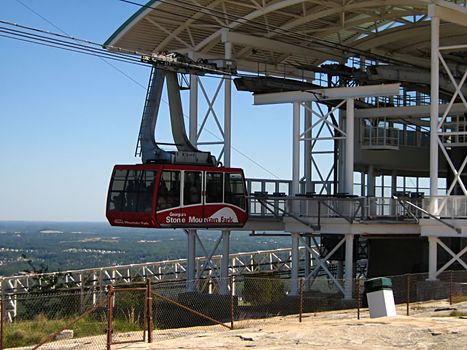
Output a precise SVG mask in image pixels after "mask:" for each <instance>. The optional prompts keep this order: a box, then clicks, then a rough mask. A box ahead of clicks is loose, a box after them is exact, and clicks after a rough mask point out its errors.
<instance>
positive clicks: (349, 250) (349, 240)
mask: <svg viewBox="0 0 467 350" xmlns="http://www.w3.org/2000/svg"><path fill="white" fill-rule="evenodd" d="M353 240H354V235H353V234H347V235H345V275H344V277H345V281H344V289H345V294H344V299H347V300H348V299H352V283H353Z"/></svg>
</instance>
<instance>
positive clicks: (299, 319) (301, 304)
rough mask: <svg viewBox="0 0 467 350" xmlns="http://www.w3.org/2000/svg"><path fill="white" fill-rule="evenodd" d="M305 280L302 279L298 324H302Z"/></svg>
mask: <svg viewBox="0 0 467 350" xmlns="http://www.w3.org/2000/svg"><path fill="white" fill-rule="evenodd" d="M303 285H304V282H303V278H300V313H299V315H298V322H302V313H303V289H304V288H303Z"/></svg>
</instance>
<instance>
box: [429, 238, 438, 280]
mask: <svg viewBox="0 0 467 350" xmlns="http://www.w3.org/2000/svg"><path fill="white" fill-rule="evenodd" d="M437 272H438V237H435V236H428V281H437V280H438V279H437V278H436V274H437Z"/></svg>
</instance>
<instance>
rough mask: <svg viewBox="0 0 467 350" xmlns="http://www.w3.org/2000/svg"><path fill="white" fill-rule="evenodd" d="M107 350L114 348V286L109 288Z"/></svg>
mask: <svg viewBox="0 0 467 350" xmlns="http://www.w3.org/2000/svg"><path fill="white" fill-rule="evenodd" d="M107 292H108V294H107V350H110V349H111V346H112V333H113V331H112V318H113V315H112V311H113V294H114V291H113V286H112V285H111V284H110V285H109V286H108V287H107Z"/></svg>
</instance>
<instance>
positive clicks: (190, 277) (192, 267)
mask: <svg viewBox="0 0 467 350" xmlns="http://www.w3.org/2000/svg"><path fill="white" fill-rule="evenodd" d="M196 234H197V233H196V230H187V235H188V255H187V269H186V270H187V276H186V277H187V278H186V279H187V281H186V283H187V290H188V291H189V292H194V291H195V276H196Z"/></svg>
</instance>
